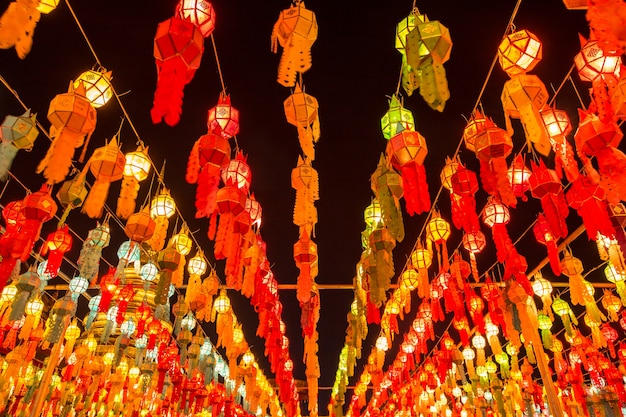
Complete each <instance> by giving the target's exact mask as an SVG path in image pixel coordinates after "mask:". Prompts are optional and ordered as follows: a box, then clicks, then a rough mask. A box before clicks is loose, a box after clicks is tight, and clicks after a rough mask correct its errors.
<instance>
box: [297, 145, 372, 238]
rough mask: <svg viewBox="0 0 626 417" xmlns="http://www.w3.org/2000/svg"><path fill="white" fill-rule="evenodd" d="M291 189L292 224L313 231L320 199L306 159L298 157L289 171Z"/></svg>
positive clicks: (312, 169)
mask: <svg viewBox="0 0 626 417" xmlns="http://www.w3.org/2000/svg"><path fill="white" fill-rule="evenodd" d="M291 187H292V188H293V189H295V190H296V201H295V204H294V209H293V224H295V225H296V226H300V227H308V228H309V229H310V230H313V228H314V227H315V225H316V224H317V208H316V207H315V202H316V201H317V200H319V198H320V197H319V177H318V173H317V170H315V169H314V168H313V167H312V166H311V164H310V162H309V161H308V159H306V158H304V159H303V158H302V157H300V156H298V165H297V166H296V167H295V168H294V169H293V170H292V171H291ZM381 215H382V214H381Z"/></svg>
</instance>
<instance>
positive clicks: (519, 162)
mask: <svg viewBox="0 0 626 417" xmlns="http://www.w3.org/2000/svg"><path fill="white" fill-rule="evenodd" d="M531 174H532V172H531V171H530V169H528V168H527V167H526V164H525V163H524V158H523V157H522V156H521V155H519V154H518V155H517V156H516V157H515V159H513V163H512V164H511V167H510V168H509V170H508V171H507V173H506V175H507V177H508V178H509V183H510V184H511V189H512V190H513V193H514V194H515V196H516V197H521V198H522V200H523V201H526V200H527V198H526V191H528V189H529V188H530V185H529V184H528V179H529V178H530V175H531Z"/></svg>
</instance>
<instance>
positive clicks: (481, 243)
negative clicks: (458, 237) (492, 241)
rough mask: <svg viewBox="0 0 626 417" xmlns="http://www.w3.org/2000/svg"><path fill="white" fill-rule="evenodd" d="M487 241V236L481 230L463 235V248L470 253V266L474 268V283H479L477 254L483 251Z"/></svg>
mask: <svg viewBox="0 0 626 417" xmlns="http://www.w3.org/2000/svg"><path fill="white" fill-rule="evenodd" d="M486 244H487V240H486V239H485V235H484V233H483V232H481V231H480V230H476V231H474V232H469V233H464V234H463V248H465V250H466V251H468V252H469V256H470V266H471V268H472V276H473V277H474V281H478V279H479V274H478V266H477V265H476V254H477V253H480V252H482V251H483V249H484V248H485V245H486Z"/></svg>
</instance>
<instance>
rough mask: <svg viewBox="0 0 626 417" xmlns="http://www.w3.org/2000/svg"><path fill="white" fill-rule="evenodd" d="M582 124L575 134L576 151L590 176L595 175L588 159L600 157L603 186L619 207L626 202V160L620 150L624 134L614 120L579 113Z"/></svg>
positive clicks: (608, 196)
mask: <svg viewBox="0 0 626 417" xmlns="http://www.w3.org/2000/svg"><path fill="white" fill-rule="evenodd" d="M579 113H580V123H579V125H578V130H577V131H576V133H575V134H574V139H575V140H576V151H577V153H578V156H579V157H580V158H581V160H582V161H583V163H584V165H585V169H586V170H587V172H588V173H592V172H594V170H593V168H592V166H591V162H590V161H589V159H588V157H593V156H595V157H596V160H597V161H598V166H599V172H600V176H601V179H600V186H601V187H602V188H604V190H605V191H606V200H607V201H608V202H609V203H610V204H618V203H619V202H620V201H621V200H624V199H626V184H625V181H624V179H623V178H624V174H625V173H626V156H625V155H624V154H623V153H622V152H621V151H620V150H619V149H617V146H618V145H619V143H620V142H621V140H622V137H623V133H622V131H621V130H620V128H619V126H618V125H617V123H616V122H615V121H614V120H613V119H612V118H610V119H608V120H603V119H601V118H600V117H598V116H597V115H595V114H593V113H589V112H585V111H579Z"/></svg>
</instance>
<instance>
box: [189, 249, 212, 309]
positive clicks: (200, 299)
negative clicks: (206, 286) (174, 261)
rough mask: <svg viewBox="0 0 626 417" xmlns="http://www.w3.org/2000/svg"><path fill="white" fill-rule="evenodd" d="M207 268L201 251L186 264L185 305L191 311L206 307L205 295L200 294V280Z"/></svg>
mask: <svg viewBox="0 0 626 417" xmlns="http://www.w3.org/2000/svg"><path fill="white" fill-rule="evenodd" d="M207 268H208V263H207V261H206V259H205V257H204V254H203V253H202V251H198V253H196V255H195V256H194V257H193V258H191V259H190V260H189V262H188V263H187V272H189V281H188V282H187V291H186V292H185V303H187V304H188V305H189V308H190V309H191V310H192V311H196V310H202V309H203V308H204V307H205V306H206V295H205V294H203V293H202V279H201V278H202V275H204V274H205V273H206V271H207Z"/></svg>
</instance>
